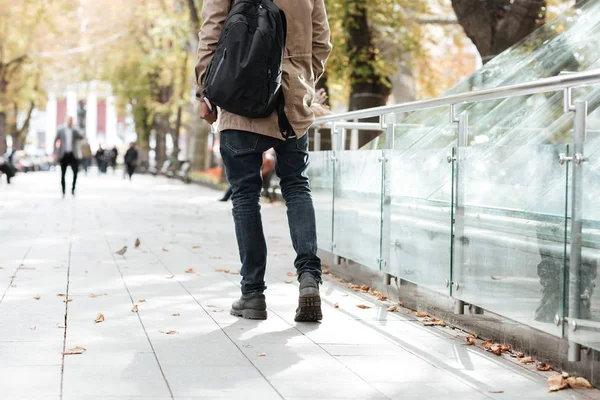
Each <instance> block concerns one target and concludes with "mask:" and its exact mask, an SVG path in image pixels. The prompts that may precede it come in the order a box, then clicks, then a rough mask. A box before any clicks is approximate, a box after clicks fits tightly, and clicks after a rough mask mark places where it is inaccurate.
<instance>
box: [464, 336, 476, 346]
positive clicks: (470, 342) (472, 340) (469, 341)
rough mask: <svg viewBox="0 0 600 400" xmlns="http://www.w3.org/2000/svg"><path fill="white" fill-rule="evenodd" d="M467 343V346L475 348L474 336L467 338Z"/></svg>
mask: <svg viewBox="0 0 600 400" xmlns="http://www.w3.org/2000/svg"><path fill="white" fill-rule="evenodd" d="M466 341H467V343H465V344H466V345H467V346H473V345H474V344H475V338H474V337H473V336H467V337H466Z"/></svg>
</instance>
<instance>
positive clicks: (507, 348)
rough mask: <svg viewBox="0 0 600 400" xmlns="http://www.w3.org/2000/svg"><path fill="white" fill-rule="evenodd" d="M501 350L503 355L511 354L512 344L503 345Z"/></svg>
mask: <svg viewBox="0 0 600 400" xmlns="http://www.w3.org/2000/svg"><path fill="white" fill-rule="evenodd" d="M500 349H501V350H502V352H503V353H506V352H509V351H510V350H511V347H510V344H503V345H502V346H501V347H500Z"/></svg>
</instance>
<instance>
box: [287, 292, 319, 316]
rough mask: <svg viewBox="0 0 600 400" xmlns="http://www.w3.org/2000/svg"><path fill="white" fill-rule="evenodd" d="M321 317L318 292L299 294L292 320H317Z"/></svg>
mask: <svg viewBox="0 0 600 400" xmlns="http://www.w3.org/2000/svg"><path fill="white" fill-rule="evenodd" d="M322 319H323V312H322V311H321V296H320V295H319V294H318V293H317V294H308V295H304V296H300V298H299V299H298V310H296V318H294V320H295V321H296V322H317V321H320V320H322Z"/></svg>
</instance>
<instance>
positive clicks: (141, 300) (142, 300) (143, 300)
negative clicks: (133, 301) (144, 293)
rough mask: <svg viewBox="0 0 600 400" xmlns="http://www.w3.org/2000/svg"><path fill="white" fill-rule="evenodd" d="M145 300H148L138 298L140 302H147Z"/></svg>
mask: <svg viewBox="0 0 600 400" xmlns="http://www.w3.org/2000/svg"><path fill="white" fill-rule="evenodd" d="M145 302H146V299H140V300H138V303H145Z"/></svg>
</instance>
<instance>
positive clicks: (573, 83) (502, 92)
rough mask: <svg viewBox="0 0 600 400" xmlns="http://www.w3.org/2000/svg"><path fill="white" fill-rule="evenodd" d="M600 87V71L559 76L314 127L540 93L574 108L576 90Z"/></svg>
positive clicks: (356, 114)
mask: <svg viewBox="0 0 600 400" xmlns="http://www.w3.org/2000/svg"><path fill="white" fill-rule="evenodd" d="M597 83H600V69H594V70H591V71H586V72H577V73H573V74H568V75H559V76H555V77H552V78H545V79H539V80H537V81H532V82H526V83H519V84H516V85H509V86H500V87H497V88H493V89H485V90H479V91H473V92H468V93H461V94H455V95H450V96H442V97H436V98H433V99H427V100H418V101H412V102H409V103H403V104H396V105H391V106H381V107H374V108H368V109H364V110H358V111H350V112H346V113H340V114H332V115H328V116H325V117H320V118H317V119H316V120H315V122H314V123H313V125H312V127H319V126H322V125H324V124H327V123H329V122H335V121H348V120H356V119H363V118H373V117H379V116H382V115H384V114H390V113H400V112H411V111H418V110H425V109H429V108H436V107H443V106H454V105H457V104H461V103H474V102H477V101H486V100H496V99H504V98H507V97H514V96H526V95H531V94H536V93H545V92H554V91H558V90H565V91H566V93H565V100H566V101H567V103H568V104H567V105H568V106H571V105H570V101H571V92H570V90H571V89H572V88H575V87H580V86H589V85H593V84H597Z"/></svg>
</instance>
